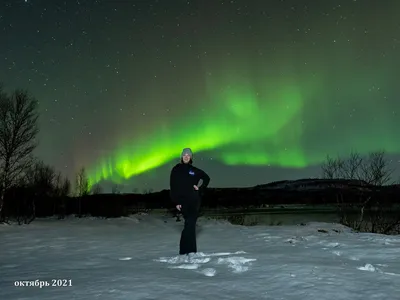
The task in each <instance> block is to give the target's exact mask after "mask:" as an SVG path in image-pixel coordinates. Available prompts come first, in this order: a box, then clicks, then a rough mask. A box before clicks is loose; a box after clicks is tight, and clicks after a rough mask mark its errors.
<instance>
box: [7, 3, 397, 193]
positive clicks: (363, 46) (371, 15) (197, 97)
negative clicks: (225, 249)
mask: <svg viewBox="0 0 400 300" xmlns="http://www.w3.org/2000/svg"><path fill="white" fill-rule="evenodd" d="M7 2H8V3H7ZM316 3H317V4H316ZM399 15H400V4H399V3H397V2H396V1H389V0H384V1H380V2H379V4H378V2H377V1H372V0H364V1H353V0H348V1H334V0H332V1H318V2H316V1H305V0H298V1H295V0H292V1H281V0H274V1H244V0H243V1H200V0H199V1H175V0H171V1H150V0H149V1H133V0H132V1H117V0H115V1H114V0H108V1H100V0H98V1H90V0H88V1H67V2H66V1H57V0H54V1H45V0H42V1H34V0H27V1H6V3H3V4H1V6H0V29H1V31H0V34H1V37H2V41H4V45H6V46H5V47H3V46H2V47H1V48H0V54H1V56H0V82H3V84H4V86H5V88H6V89H14V88H16V87H21V88H27V89H29V91H30V92H31V93H32V94H33V95H34V96H35V97H36V98H37V99H38V100H39V101H40V108H41V118H40V120H41V132H40V146H39V148H38V151H37V152H38V155H39V156H40V157H42V158H43V159H44V160H45V161H46V162H48V163H50V164H52V165H54V166H55V167H56V168H57V169H59V170H61V171H62V172H64V173H66V174H68V175H69V176H73V174H74V173H75V172H77V170H78V169H79V168H80V167H82V166H84V167H85V168H86V169H87V171H88V174H89V176H90V179H91V181H92V183H99V182H102V181H106V182H109V181H111V182H116V183H120V184H124V185H125V186H126V189H127V190H128V191H130V190H132V188H133V187H138V188H142V187H148V188H154V189H160V188H166V187H167V186H168V172H169V170H170V167H171V166H172V165H173V164H175V163H176V162H177V161H178V158H179V155H180V152H181V150H182V148H184V147H191V148H192V149H193V151H194V152H195V164H197V165H199V167H201V168H203V169H205V170H208V171H209V173H210V176H211V177H212V184H211V185H212V186H232V185H254V184H259V183H265V182H267V181H272V180H281V179H291V178H296V177H299V176H301V177H310V176H318V175H319V174H318V173H316V172H317V170H318V165H319V164H320V163H321V162H322V161H323V160H324V159H325V157H326V155H327V154H330V155H337V154H341V155H343V154H347V153H349V152H350V151H351V150H357V151H358V152H360V153H362V154H367V153H368V152H371V151H376V150H381V149H384V150H386V151H387V152H388V154H389V156H390V159H392V161H391V163H392V166H393V167H397V164H398V161H399V157H400V155H399V154H400V139H399V137H398V128H399V127H400V126H399V125H400V118H399V109H400V102H399V91H398V83H397V82H398V78H400V19H399V18H398V16H399Z"/></svg>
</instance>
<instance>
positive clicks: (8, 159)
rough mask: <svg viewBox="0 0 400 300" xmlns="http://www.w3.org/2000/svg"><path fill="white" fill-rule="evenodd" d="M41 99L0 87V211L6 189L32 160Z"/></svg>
mask: <svg viewBox="0 0 400 300" xmlns="http://www.w3.org/2000/svg"><path fill="white" fill-rule="evenodd" d="M38 118H39V113H38V102H37V100H36V99H35V98H33V97H31V96H30V95H28V93H27V92H26V91H23V90H16V91H14V92H13V93H12V94H11V95H10V96H8V95H7V94H5V93H3V91H2V88H1V87H0V215H1V214H2V210H3V205H4V198H5V195H6V192H7V191H8V190H9V189H10V188H11V187H12V186H13V185H15V184H16V183H18V181H19V180H20V179H21V177H22V176H23V174H24V172H25V171H26V170H27V168H28V167H29V166H30V165H31V164H32V162H33V160H32V152H33V150H34V149H35V148H36V146H37V141H36V136H37V134H38V132H39V127H38Z"/></svg>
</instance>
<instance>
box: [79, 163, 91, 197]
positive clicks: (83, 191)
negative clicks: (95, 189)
mask: <svg viewBox="0 0 400 300" xmlns="http://www.w3.org/2000/svg"><path fill="white" fill-rule="evenodd" d="M75 191H76V196H78V197H82V196H87V195H89V192H90V188H89V179H88V177H87V175H86V170H85V168H83V167H82V168H81V169H80V170H79V171H78V173H77V174H76V179H75Z"/></svg>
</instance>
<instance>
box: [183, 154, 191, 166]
mask: <svg viewBox="0 0 400 300" xmlns="http://www.w3.org/2000/svg"><path fill="white" fill-rule="evenodd" d="M190 159H191V157H190V155H189V154H185V155H184V156H182V160H183V162H184V163H185V164H187V163H188V162H189V161H190Z"/></svg>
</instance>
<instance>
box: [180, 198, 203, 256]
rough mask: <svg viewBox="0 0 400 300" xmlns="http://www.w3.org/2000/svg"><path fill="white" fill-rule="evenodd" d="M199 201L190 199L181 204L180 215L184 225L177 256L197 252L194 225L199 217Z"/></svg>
mask: <svg viewBox="0 0 400 300" xmlns="http://www.w3.org/2000/svg"><path fill="white" fill-rule="evenodd" d="M199 208H200V199H190V200H189V201H187V203H184V204H182V215H183V218H184V219H185V224H184V227H183V230H182V234H181V240H180V243H179V254H181V255H182V254H188V253H192V252H197V242H196V223H197V218H198V216H199Z"/></svg>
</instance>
